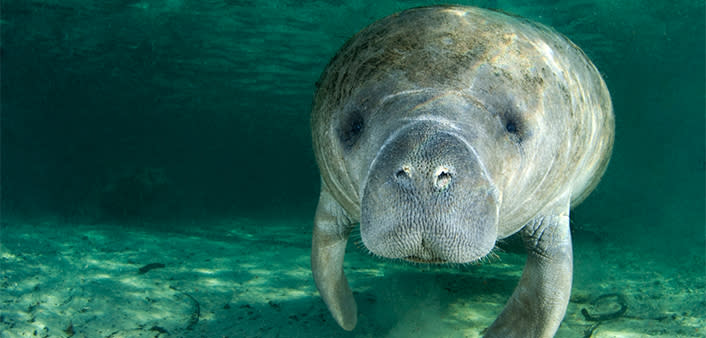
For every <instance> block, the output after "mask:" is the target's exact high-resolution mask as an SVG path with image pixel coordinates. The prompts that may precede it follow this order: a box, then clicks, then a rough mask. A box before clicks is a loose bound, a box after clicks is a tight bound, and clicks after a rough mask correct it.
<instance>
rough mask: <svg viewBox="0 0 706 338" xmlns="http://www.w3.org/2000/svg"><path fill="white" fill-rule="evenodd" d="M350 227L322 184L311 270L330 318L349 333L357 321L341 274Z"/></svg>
mask: <svg viewBox="0 0 706 338" xmlns="http://www.w3.org/2000/svg"><path fill="white" fill-rule="evenodd" d="M352 227H353V224H351V221H350V219H349V218H348V216H347V214H346V212H345V211H344V210H343V208H342V207H341V206H340V205H339V204H338V202H336V200H335V199H334V198H333V196H331V194H330V193H329V192H328V190H327V189H326V187H325V185H323V184H322V186H321V195H320V196H319V206H318V207H317V209H316V217H315V218H314V236H313V240H312V245H311V271H312V272H313V273H314V281H315V282H316V288H317V289H319V293H320V294H321V297H322V298H323V299H324V302H325V303H326V305H327V306H328V309H329V311H330V312H331V315H333V318H334V319H336V322H337V323H338V325H340V326H341V327H342V328H343V329H344V330H348V331H350V330H353V328H355V324H356V322H357V320H358V318H357V306H356V304H355V299H353V293H352V292H351V288H350V287H349V286H348V280H346V276H345V275H344V274H343V255H344V254H345V253H346V243H347V242H348V235H349V234H350V232H351V229H352Z"/></svg>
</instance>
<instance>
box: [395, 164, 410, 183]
mask: <svg viewBox="0 0 706 338" xmlns="http://www.w3.org/2000/svg"><path fill="white" fill-rule="evenodd" d="M411 172H412V170H411V169H410V168H409V167H408V166H404V167H402V168H401V169H400V170H398V171H397V172H396V173H395V178H397V179H398V180H408V179H410V178H412V175H411Z"/></svg>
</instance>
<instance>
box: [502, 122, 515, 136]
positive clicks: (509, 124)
mask: <svg viewBox="0 0 706 338" xmlns="http://www.w3.org/2000/svg"><path fill="white" fill-rule="evenodd" d="M505 130H507V132H508V133H512V134H516V133H517V124H515V121H507V123H506V124H505Z"/></svg>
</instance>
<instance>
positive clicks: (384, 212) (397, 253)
mask: <svg viewBox="0 0 706 338" xmlns="http://www.w3.org/2000/svg"><path fill="white" fill-rule="evenodd" d="M497 218H498V201H497V198H496V194H495V189H494V187H493V184H492V183H491V181H490V179H489V177H487V173H485V169H484V166H483V163H482V162H481V161H480V159H479V158H478V156H477V154H476V153H475V150H474V149H473V147H472V146H471V145H470V144H469V143H468V142H467V140H465V139H464V137H463V136H462V135H460V134H458V133H455V132H454V130H453V129H449V128H447V127H445V126H443V125H440V124H438V123H435V122H412V123H410V124H408V125H406V126H404V127H402V128H401V129H400V130H398V131H396V132H395V133H393V135H391V136H390V137H389V138H388V139H387V140H385V142H384V143H383V144H382V145H381V147H380V149H379V150H378V152H377V154H376V156H375V158H374V160H373V161H372V163H371V165H370V167H369V171H368V174H367V178H366V180H365V183H364V188H363V194H362V201H361V220H360V231H361V236H362V239H363V243H364V244H365V246H366V247H367V248H368V249H369V250H370V251H371V252H373V253H374V254H376V255H380V256H383V257H388V258H401V259H405V260H409V261H414V262H424V263H444V262H451V263H464V262H471V261H475V260H477V259H479V258H481V257H483V256H485V255H486V254H488V252H489V251H490V250H491V249H492V248H493V246H494V245H495V240H496V237H497Z"/></svg>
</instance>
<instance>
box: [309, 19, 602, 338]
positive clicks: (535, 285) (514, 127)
mask: <svg viewBox="0 0 706 338" xmlns="http://www.w3.org/2000/svg"><path fill="white" fill-rule="evenodd" d="M311 127H312V137H313V148H314V152H315V156H316V160H317V164H318V166H319V170H320V173H321V193H320V196H319V202H318V207H317V210H316V215H315V219H314V229H313V243H312V254H311V265H312V272H313V276H314V280H315V282H316V286H317V288H318V290H319V293H320V294H321V296H322V298H323V300H324V302H325V303H326V305H327V306H328V309H329V311H330V312H331V314H332V315H333V318H335V320H336V322H337V323H338V324H339V325H340V326H341V327H342V328H343V329H345V330H352V329H353V328H354V327H355V326H356V321H357V309H356V303H355V300H354V297H353V294H352V292H351V289H350V287H349V285H348V282H347V280H346V277H345V275H344V272H343V257H344V253H345V248H346V243H347V240H348V237H349V234H350V233H351V231H352V230H353V228H354V227H355V226H356V225H358V224H360V235H361V239H362V242H363V244H364V246H365V247H366V248H367V250H369V252H370V253H372V254H373V255H376V256H380V257H384V258H390V259H398V260H405V261H411V262H417V263H433V264H459V263H469V262H475V261H478V260H480V259H481V258H483V257H485V256H486V255H488V254H489V253H490V252H491V251H492V250H493V248H494V247H495V245H496V243H497V241H498V240H500V239H503V238H505V237H508V236H510V235H512V234H514V233H517V232H519V233H520V234H521V237H522V239H523V242H524V245H525V246H526V248H527V252H528V257H527V261H526V265H525V267H524V270H523V272H522V277H521V278H520V280H519V283H518V285H517V287H516V289H515V291H514V293H513V294H512V295H511V298H510V299H509V301H508V302H507V304H506V305H505V307H504V309H503V311H502V312H501V313H500V315H499V316H498V317H497V319H496V320H495V321H494V322H493V323H492V325H491V326H490V327H489V328H488V329H487V331H486V333H485V335H486V336H487V337H551V336H553V335H554V334H555V332H556V330H557V328H558V327H559V324H560V323H561V320H562V318H563V317H564V314H565V312H566V307H567V304H568V301H569V295H570V292H571V282H572V269H573V267H572V264H573V263H572V248H571V236H570V229H569V210H570V208H571V207H572V206H575V205H577V204H578V203H580V202H581V201H582V200H583V199H585V198H586V197H587V196H588V194H589V193H590V192H591V191H592V190H593V189H594V188H595V186H596V185H597V184H598V181H599V179H600V177H601V176H602V175H603V173H604V171H605V169H606V166H607V165H608V161H609V158H610V154H611V151H612V145H613V138H614V116H613V108H612V104H611V100H610V95H609V93H608V89H607V88H606V85H605V83H604V81H603V79H602V78H601V76H600V74H599V72H598V71H597V69H596V67H595V66H594V65H593V64H592V63H591V61H590V60H589V59H588V57H587V56H586V55H585V54H584V53H583V52H582V51H581V49H579V47H577V46H576V45H575V44H573V43H572V42H571V41H569V39H568V38H566V37H565V36H563V35H561V34H559V33H557V32H556V31H554V30H552V29H551V28H548V27H545V26H543V25H541V24H538V23H534V22H532V21H529V20H525V19H522V18H519V17H515V16H511V15H507V14H504V13H501V12H498V11H492V10H486V9H479V8H472V7H459V6H433V7H422V8H414V9H410V10H406V11H403V12H401V13H398V14H394V15H391V16H389V17H386V18H383V19H381V20H379V21H377V22H375V23H373V24H371V25H370V26H368V27H366V28H364V29H363V30H362V31H360V32H359V33H357V34H356V35H355V36H353V37H352V38H351V39H350V40H349V41H348V42H346V43H345V44H344V45H343V47H342V48H341V49H340V50H339V51H338V52H337V53H336V55H335V56H334V57H333V58H332V60H331V61H330V62H329V64H328V66H327V67H326V69H325V70H324V72H323V73H322V75H321V78H320V79H319V81H318V82H317V90H316V94H315V97H314V103H313V109H312V116H311ZM380 306H382V305H380Z"/></svg>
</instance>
